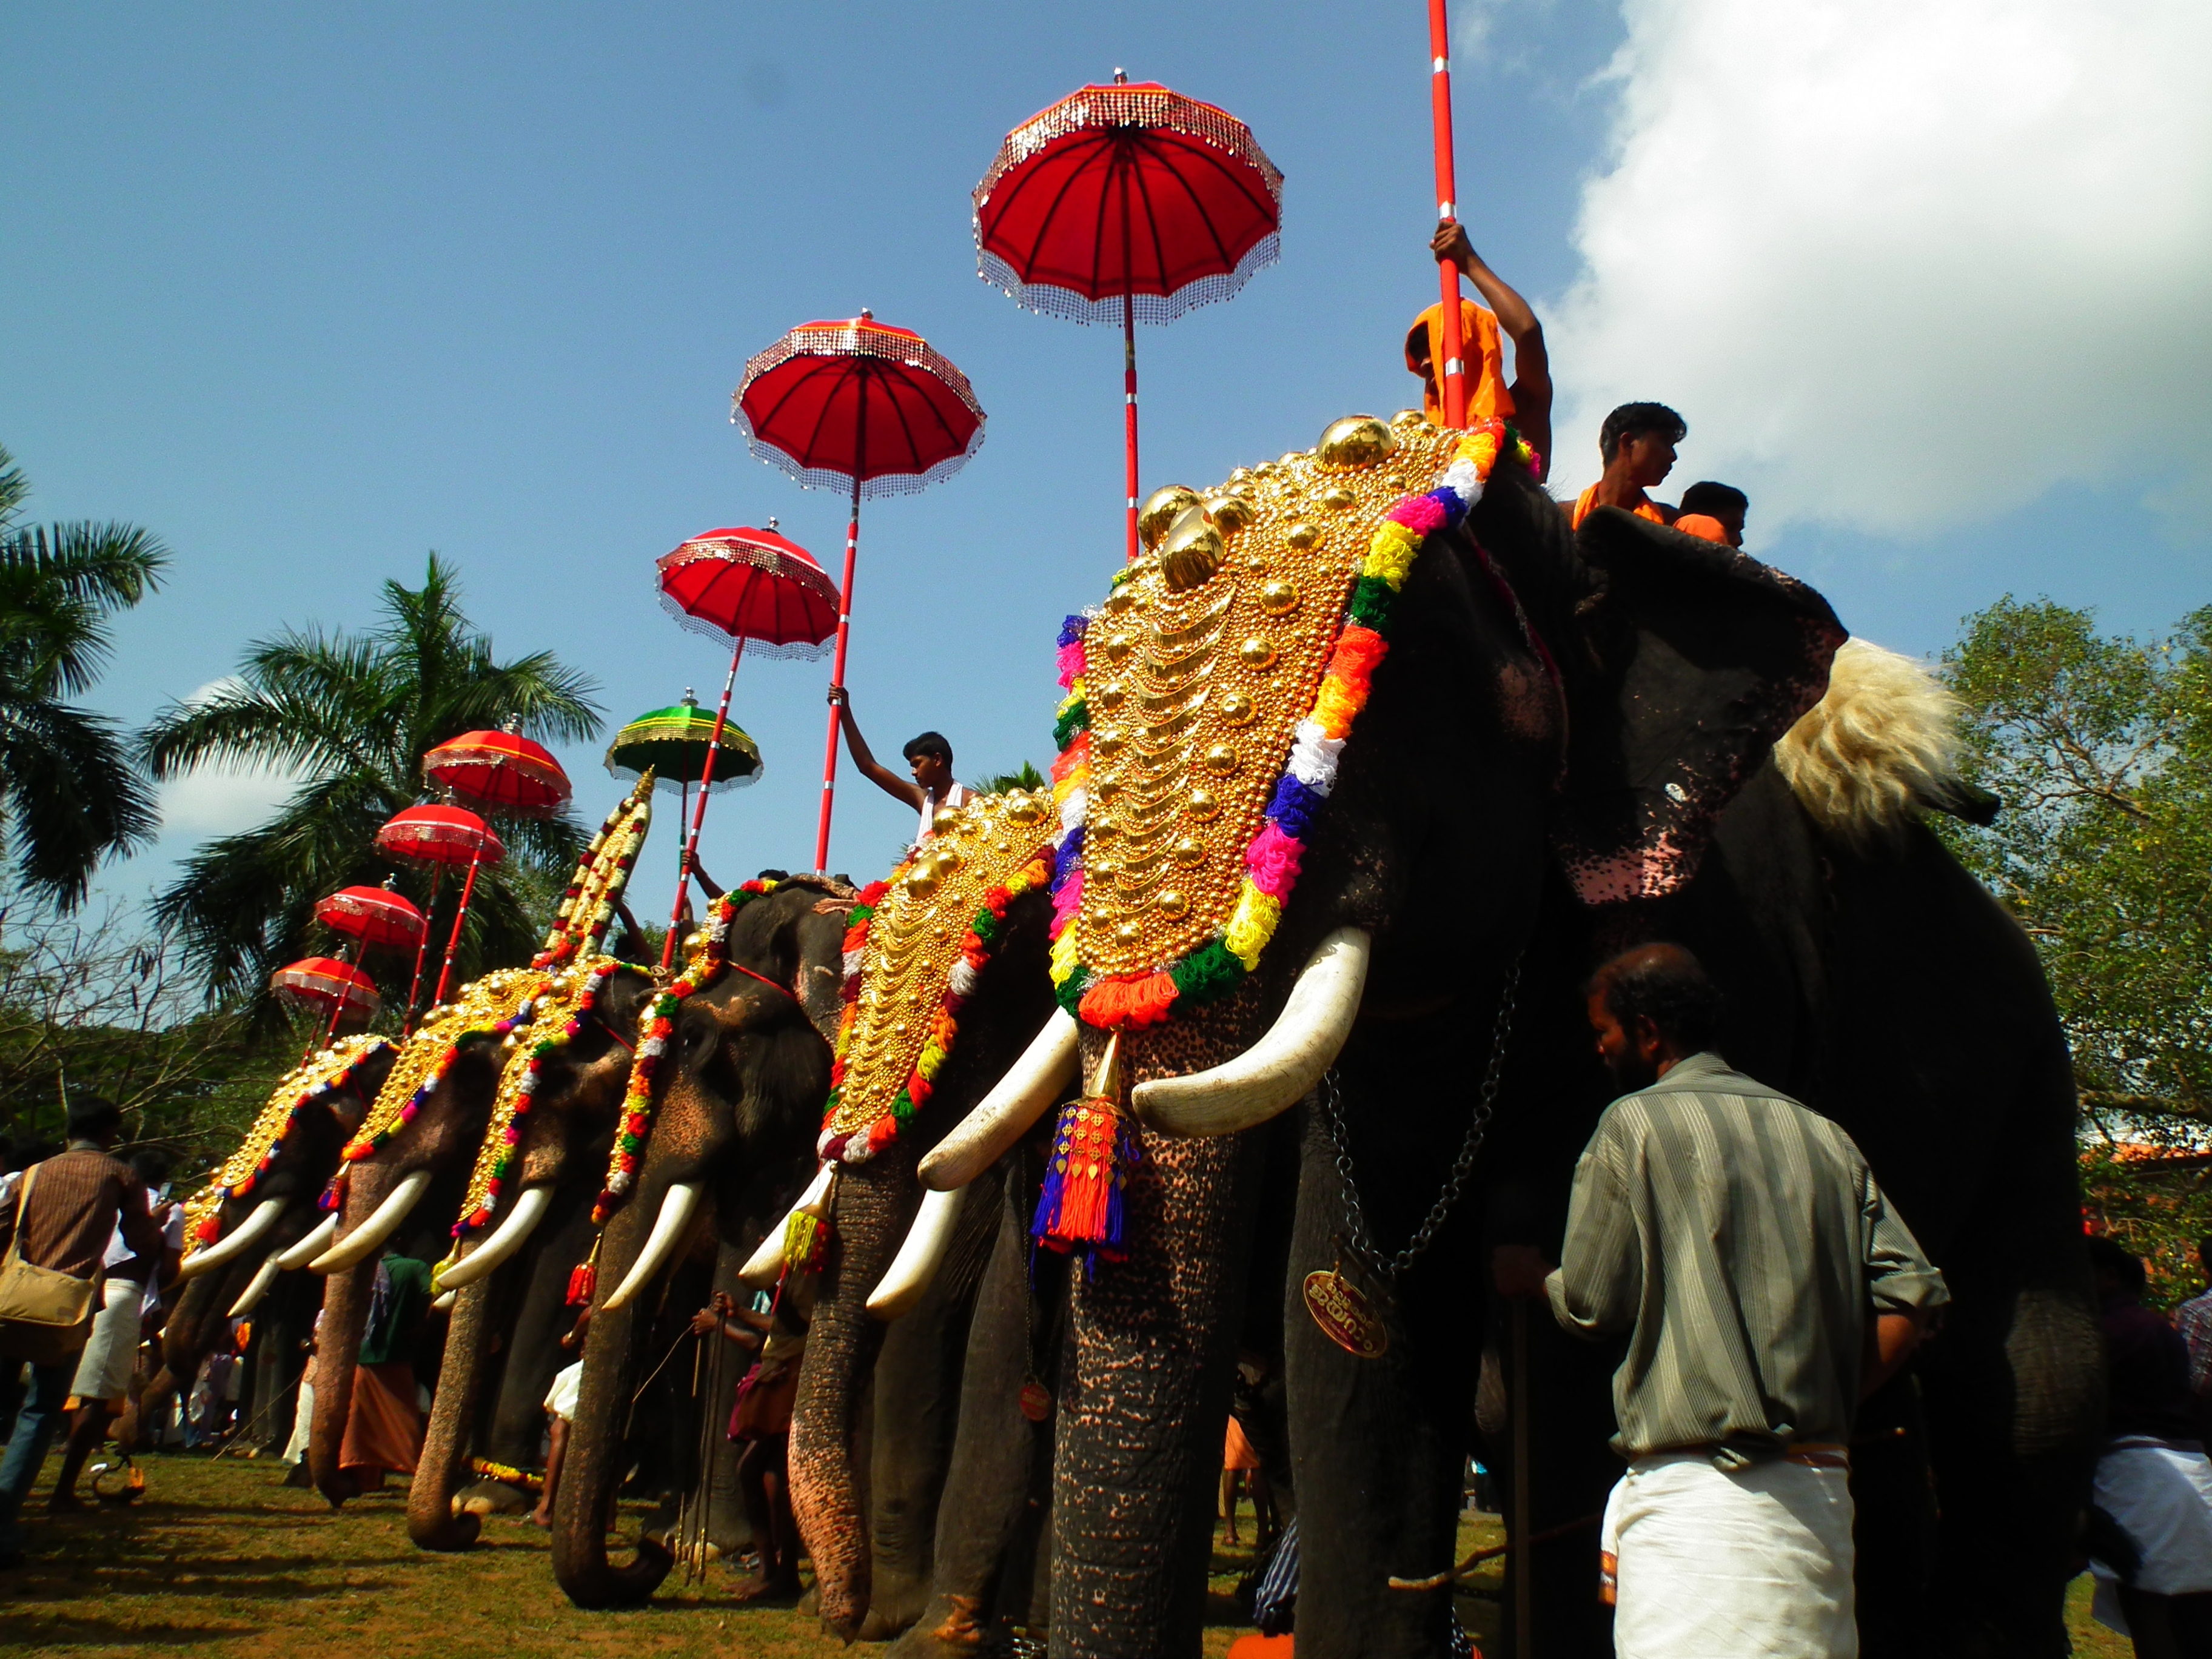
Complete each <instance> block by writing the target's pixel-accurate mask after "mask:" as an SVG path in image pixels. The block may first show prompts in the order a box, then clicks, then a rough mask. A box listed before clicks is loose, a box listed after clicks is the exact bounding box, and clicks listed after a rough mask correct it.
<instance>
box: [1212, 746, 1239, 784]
mask: <svg viewBox="0 0 2212 1659" xmlns="http://www.w3.org/2000/svg"><path fill="white" fill-rule="evenodd" d="M1236 769H1237V751H1236V750H1234V749H1232V748H1231V747H1230V746H1229V745H1228V744H1225V743H1217V744H1214V745H1213V747H1212V748H1211V749H1209V750H1206V770H1207V771H1209V772H1211V773H1212V774H1213V775H1214V776H1215V777H1217V778H1225V777H1227V776H1228V775H1230V774H1231V772H1234V771H1235V770H1236Z"/></svg>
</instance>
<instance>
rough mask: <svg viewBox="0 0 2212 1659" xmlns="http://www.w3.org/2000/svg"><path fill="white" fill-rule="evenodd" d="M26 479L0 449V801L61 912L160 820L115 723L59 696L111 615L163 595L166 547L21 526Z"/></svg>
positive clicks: (31, 883) (75, 689) (18, 873)
mask: <svg viewBox="0 0 2212 1659" xmlns="http://www.w3.org/2000/svg"><path fill="white" fill-rule="evenodd" d="M29 494H30V483H29V481H28V480H27V479H26V478H25V477H23V474H22V471H21V469H20V468H18V467H17V466H16V465H15V457H14V456H12V455H10V454H9V453H8V451H7V450H6V449H5V448H4V447H0V803H4V812H5V817H6V824H5V835H6V841H7V854H8V856H9V859H10V860H11V861H12V863H13V866H14V874H15V878H16V879H17V880H19V881H20V882H21V884H22V885H23V887H24V888H25V890H27V891H28V892H30V893H31V894H32V895H33V896H36V897H38V898H40V899H44V900H46V901H48V902H52V904H54V905H55V906H57V907H58V908H61V909H63V910H69V909H73V908H76V905H77V903H78V902H80V901H81V900H82V898H83V897H84V895H85V890H86V888H87V886H88V884H89V883H90V882H91V880H92V872H93V871H94V869H95V868H96V867H97V866H99V864H100V860H103V859H105V858H108V857H111V856H112V855H113V854H118V853H127V852H129V851H131V849H132V848H137V847H142V846H143V845H145V844H146V843H147V842H149V841H151V840H152V839H153V837H154V832H155V829H157V828H158V827H159V824H160V818H159V817H158V815H157V814H156V812H155V805H154V798H153V794H152V792H151V791H149V789H148V788H147V787H146V783H145V780H144V779H143V778H142V777H140V776H139V775H138V772H137V768H136V767H135V766H133V765H132V763H131V756H130V752H129V750H128V748H127V746H126V744H125V739H124V738H123V735H122V734H121V733H120V732H118V730H117V729H116V726H115V723H114V722H113V721H112V720H109V719H108V718H107V717H106V715H104V714H94V713H93V712H92V711H91V710H89V709H86V708H77V707H76V706H75V705H73V704H71V703H70V702H64V698H68V697H73V696H82V694H83V693H84V692H85V691H86V690H89V689H90V687H91V685H92V683H93V682H94V680H95V679H96V678H99V673H100V665H101V663H102V661H103V659H105V658H106V655H107V653H108V651H109V649H110V647H111V645H112V640H111V638H110V635H109V632H108V620H109V618H110V617H112V616H113V615H114V613H115V612H117V611H127V610H129V609H131V606H133V605H137V603H138V601H139V600H140V599H143V598H144V597H145V596H146V594H147V592H148V591H149V589H152V588H154V587H155V586H159V585H160V584H159V580H158V578H159V576H160V574H161V569H162V568H163V567H164V566H165V565H167V563H168V562H169V554H168V550H167V548H165V547H163V546H162V545H161V542H160V541H159V540H158V539H157V538H155V537H154V536H152V535H149V533H148V532H145V531H143V530H140V529H137V528H136V527H135V526H131V525H127V524H87V523H78V524H56V525H19V524H18V523H16V521H15V520H16V514H17V512H18V510H19V509H20V508H21V506H22V504H23V500H24V498H25V497H26V496H27V495H29Z"/></svg>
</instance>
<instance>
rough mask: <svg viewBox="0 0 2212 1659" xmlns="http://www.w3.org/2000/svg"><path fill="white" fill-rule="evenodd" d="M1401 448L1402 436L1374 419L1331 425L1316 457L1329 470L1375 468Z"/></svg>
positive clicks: (1353, 419)
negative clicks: (1358, 467)
mask: <svg viewBox="0 0 2212 1659" xmlns="http://www.w3.org/2000/svg"><path fill="white" fill-rule="evenodd" d="M1397 447H1398V435H1397V434H1396V433H1395V432H1393V431H1391V430H1390V428H1389V427H1387V426H1385V425H1384V424H1383V422H1381V421H1378V420H1376V418H1375V417H1374V416H1372V415H1347V416H1345V417H1344V418H1343V419H1342V420H1340V421H1331V422H1329V423H1328V430H1327V431H1326V432H1324V433H1322V435H1321V442H1320V443H1319V444H1318V445H1317V446H1316V453H1318V454H1319V455H1320V457H1321V459H1322V465H1325V466H1372V465H1375V464H1376V462H1377V461H1379V460H1382V459H1383V458H1384V457H1386V456H1388V455H1389V454H1390V453H1392V452H1393V451H1394V450H1395V449H1396V448H1397Z"/></svg>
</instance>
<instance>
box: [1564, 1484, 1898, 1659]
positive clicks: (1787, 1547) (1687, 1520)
mask: <svg viewBox="0 0 2212 1659" xmlns="http://www.w3.org/2000/svg"><path fill="white" fill-rule="evenodd" d="M1600 1547H1601V1549H1602V1550H1603V1552H1604V1553H1605V1554H1606V1555H1607V1556H1609V1557H1611V1558H1613V1571H1614V1574H1615V1577H1616V1582H1617V1589H1616V1597H1615V1601H1614V1616H1613V1652H1614V1653H1615V1654H1616V1655H1617V1656H1618V1659H1857V1655H1858V1650H1859V1636H1858V1623H1857V1612H1856V1609H1855V1607H1854V1605H1853V1601H1852V1595H1851V1565H1852V1552H1851V1492H1850V1470H1849V1469H1848V1468H1846V1467H1845V1466H1844V1460H1843V1458H1842V1457H1841V1456H1840V1455H1819V1456H1816V1459H1815V1461H1813V1462H1806V1461H1802V1460H1801V1459H1799V1458H1796V1457H1790V1458H1782V1457H1773V1458H1766V1459H1763V1460H1761V1461H1760V1462H1756V1463H1753V1464H1750V1465H1749V1466H1747V1467H1746V1468H1741V1469H1733V1470H1726V1469H1719V1468H1715V1467H1714V1466H1713V1462H1712V1459H1711V1456H1710V1455H1708V1454H1706V1453H1705V1452H1702V1451H1680V1452H1661V1453H1658V1454H1656V1455H1653V1456H1650V1457H1639V1458H1638V1459H1637V1460H1636V1461H1635V1462H1633V1463H1631V1464H1630V1465H1629V1466H1628V1473H1627V1474H1626V1475H1624V1476H1622V1477H1621V1480H1620V1484H1619V1485H1617V1486H1614V1487H1613V1493H1612V1496H1611V1497H1610V1498H1607V1501H1606V1507H1605V1528H1604V1541H1603V1542H1602V1544H1601V1546H1600Z"/></svg>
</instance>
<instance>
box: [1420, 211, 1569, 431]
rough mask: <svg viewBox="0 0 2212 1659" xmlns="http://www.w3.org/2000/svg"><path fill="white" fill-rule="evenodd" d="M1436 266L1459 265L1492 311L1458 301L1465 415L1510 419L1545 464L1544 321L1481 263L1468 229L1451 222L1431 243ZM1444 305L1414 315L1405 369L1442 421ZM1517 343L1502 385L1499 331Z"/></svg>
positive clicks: (1547, 383)
mask: <svg viewBox="0 0 2212 1659" xmlns="http://www.w3.org/2000/svg"><path fill="white" fill-rule="evenodd" d="M1429 251H1430V252H1431V253H1434V254H1435V255H1436V256H1437V264H1450V265H1455V266H1457V267H1458V268H1459V270H1460V271H1461V272H1462V274H1464V275H1465V276H1466V277H1467V279H1468V281H1469V282H1471V283H1474V285H1475V287H1476V288H1477V289H1479V290H1480V292H1481V295H1482V297H1483V298H1484V299H1486V300H1487V301H1490V303H1491V305H1492V307H1495V309H1494V310H1492V311H1486V310H1484V309H1483V308H1482V307H1480V306H1479V305H1476V304H1475V303H1474V301H1472V300H1466V299H1462V301H1460V302H1459V317H1460V326H1459V337H1460V360H1461V361H1462V362H1463V363H1465V364H1466V365H1467V370H1466V380H1467V418H1468V424H1470V425H1472V424H1473V423H1474V422H1477V421H1482V420H1488V419H1491V418H1492V417H1493V416H1494V417H1496V418H1498V419H1500V420H1510V421H1511V422H1513V424H1514V425H1515V426H1516V428H1519V430H1520V433H1521V435H1522V437H1523V438H1526V439H1527V440H1528V444H1529V447H1531V448H1533V449H1534V450H1535V452H1536V455H1537V459H1538V465H1539V467H1540V469H1545V468H1548V467H1549V466H1550V465H1551V459H1552V370H1551V360H1550V358H1549V357H1548V356H1547V355H1546V352H1545V349H1544V325H1543V324H1541V323H1540V322H1538V321H1537V320H1536V313H1535V312H1534V311H1533V310H1531V309H1530V308H1529V305H1528V301H1526V300H1524V299H1522V297H1521V296H1520V295H1518V294H1517V293H1516V292H1515V291H1514V290H1513V289H1511V288H1510V287H1509V286H1508V285H1507V284H1506V283H1505V281H1504V278H1502V277H1500V276H1498V273H1497V272H1496V271H1494V270H1492V269H1491V268H1490V267H1489V266H1488V265H1486V264H1483V262H1482V256H1481V255H1480V254H1479V253H1477V252H1475V251H1474V246H1473V244H1471V243H1470V242H1469V241H1468V239H1467V228H1466V227H1465V226H1463V225H1462V224H1461V223H1460V222H1459V221H1457V220H1456V219H1446V220H1444V221H1443V222H1442V223H1440V224H1438V225H1437V234H1435V235H1434V236H1433V237H1431V239H1430V240H1429ZM1443 316H1444V308H1443V303H1442V302H1441V301H1439V302H1438V303H1437V304H1435V305H1432V306H1431V307H1429V308H1428V309H1427V310H1426V311H1424V312H1423V313H1421V314H1420V315H1419V316H1418V317H1416V318H1415V319H1413V327H1412V328H1411V329H1410V330H1408V331H1407V335H1406V367H1407V368H1409V369H1411V370H1413V373H1414V374H1418V375H1419V376H1420V377H1421V386H1422V388H1423V391H1422V399H1421V405H1422V411H1423V412H1424V413H1425V415H1427V416H1428V417H1429V419H1430V420H1431V422H1436V423H1437V424H1442V422H1443V398H1442V397H1441V396H1440V395H1439V393H1438V392H1437V372H1436V362H1437V357H1438V356H1441V355H1442V353H1443ZM1500 331H1503V333H1504V337H1506V338H1509V339H1510V340H1511V341H1512V342H1513V384H1512V386H1511V387H1510V388H1508V387H1507V386H1506V384H1505V357H1504V349H1503V347H1502V346H1501V344H1500Z"/></svg>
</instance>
